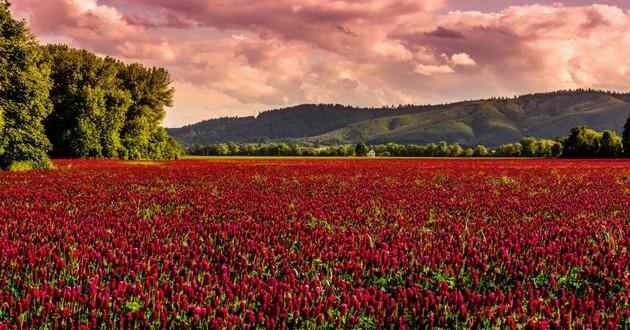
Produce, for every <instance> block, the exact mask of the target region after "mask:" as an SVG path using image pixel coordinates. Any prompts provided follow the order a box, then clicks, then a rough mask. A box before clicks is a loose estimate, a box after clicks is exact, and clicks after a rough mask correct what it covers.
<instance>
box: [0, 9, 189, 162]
mask: <svg viewBox="0 0 630 330" xmlns="http://www.w3.org/2000/svg"><path fill="white" fill-rule="evenodd" d="M173 94H174V89H173V88H172V87H171V78H170V76H169V73H168V72H167V71H166V70H164V69H161V68H148V67H145V66H143V65H140V64H125V63H123V62H121V61H119V60H116V59H113V58H110V57H105V58H102V57H99V56H96V55H95V54H92V53H90V52H88V51H85V50H77V49H72V48H70V47H68V46H63V45H49V46H40V45H39V44H38V43H37V42H36V40H35V39H34V37H33V36H32V35H31V33H30V32H29V31H28V29H27V27H26V25H25V23H24V22H23V21H18V20H15V19H14V18H12V17H11V13H10V11H9V3H8V1H6V0H0V168H10V167H12V166H24V164H27V166H29V167H34V168H46V167H49V166H50V161H49V156H54V157H66V158H79V157H94V158H120V159H173V158H177V157H178V156H179V155H180V153H181V148H180V146H179V145H178V144H177V142H175V140H174V139H173V138H171V137H170V136H169V135H168V134H167V132H166V129H164V128H162V127H161V126H160V125H161V123H162V120H163V119H164V116H165V111H166V108H167V107H169V106H171V105H172V102H173ZM18 164H21V165H18Z"/></svg>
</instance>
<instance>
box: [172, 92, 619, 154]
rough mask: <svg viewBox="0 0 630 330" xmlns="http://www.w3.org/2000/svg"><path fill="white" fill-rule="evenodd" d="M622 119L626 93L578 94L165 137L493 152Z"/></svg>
mask: <svg viewBox="0 0 630 330" xmlns="http://www.w3.org/2000/svg"><path fill="white" fill-rule="evenodd" d="M629 115H630V94H619V93H609V92H602V91H592V90H577V91H560V92H553V93H539V94H529V95H523V96H519V97H515V98H495V99H488V100H478V101H467V102H458V103H452V104H444V105H430V106H416V105H406V106H399V107H396V108H354V107H348V106H342V105H326V104H319V105H313V104H305V105H299V106H296V107H291V108H285V109H279V110H271V111H267V112H263V113H261V114H260V115H258V116H257V117H253V116H252V117H241V118H220V119H211V120H208V121H204V122H200V123H197V124H193V125H189V126H185V127H182V128H174V129H169V133H170V134H171V135H173V136H174V137H175V138H176V139H177V140H178V141H179V142H181V143H182V144H184V145H192V144H216V143H223V142H238V143H258V142H270V141H285V142H295V143H309V144H345V143H357V142H368V143H372V144H379V143H388V142H395V143H414V144H426V143H432V142H438V141H447V142H449V143H460V144H462V145H475V144H484V145H488V146H496V145H500V144H503V143H509V142H514V141H517V140H519V139H521V138H523V137H525V136H536V137H544V138H553V137H559V136H564V135H566V134H567V133H568V131H569V130H570V129H571V128H573V127H575V126H580V125H585V126H589V127H593V128H595V129H599V130H601V129H614V130H616V131H618V132H621V131H622V130H623V124H624V123H625V121H626V119H627V118H628V116H629Z"/></svg>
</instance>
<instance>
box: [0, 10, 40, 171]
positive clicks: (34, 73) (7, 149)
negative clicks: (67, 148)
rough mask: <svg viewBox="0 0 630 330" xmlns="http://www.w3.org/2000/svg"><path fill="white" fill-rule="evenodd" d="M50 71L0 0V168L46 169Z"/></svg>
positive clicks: (21, 23)
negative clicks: (29, 165)
mask: <svg viewBox="0 0 630 330" xmlns="http://www.w3.org/2000/svg"><path fill="white" fill-rule="evenodd" d="M49 73H50V68H49V67H48V65H47V63H46V62H45V61H44V58H43V57H42V53H41V50H40V49H39V46H38V45H37V43H36V42H35V40H34V38H33V37H32V36H31V35H30V33H29V32H28V30H27V29H26V27H25V25H24V22H20V21H16V20H14V19H13V18H12V17H11V13H10V11H9V5H8V3H7V2H5V1H0V168H6V167H7V166H9V165H10V164H12V163H14V162H22V161H29V162H31V163H32V165H33V167H35V168H42V167H47V166H48V165H49V161H48V151H49V149H50V142H49V141H48V139H47V137H46V135H45V133H44V127H43V124H42V121H43V119H44V118H46V116H48V114H49V113H50V111H51V104H50V100H49V91H50V80H49V78H48V76H49Z"/></svg>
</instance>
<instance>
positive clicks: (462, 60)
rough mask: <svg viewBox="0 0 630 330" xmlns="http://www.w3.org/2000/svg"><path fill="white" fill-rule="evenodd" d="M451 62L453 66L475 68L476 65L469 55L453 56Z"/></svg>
mask: <svg viewBox="0 0 630 330" xmlns="http://www.w3.org/2000/svg"><path fill="white" fill-rule="evenodd" d="M451 62H452V63H453V64H454V65H459V66H476V65H477V62H475V60H473V58H472V57H470V55H468V54H466V53H458V54H453V56H451Z"/></svg>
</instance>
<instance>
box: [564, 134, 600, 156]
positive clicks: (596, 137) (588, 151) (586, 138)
mask: <svg viewBox="0 0 630 330" xmlns="http://www.w3.org/2000/svg"><path fill="white" fill-rule="evenodd" d="M602 138H603V135H602V133H599V132H597V131H595V130H593V129H591V128H587V127H576V128H573V129H572V130H571V133H570V135H569V137H568V138H567V139H566V141H565V144H564V152H563V154H564V155H565V156H567V157H594V156H597V155H598V154H599V151H600V147H601V140H602Z"/></svg>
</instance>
